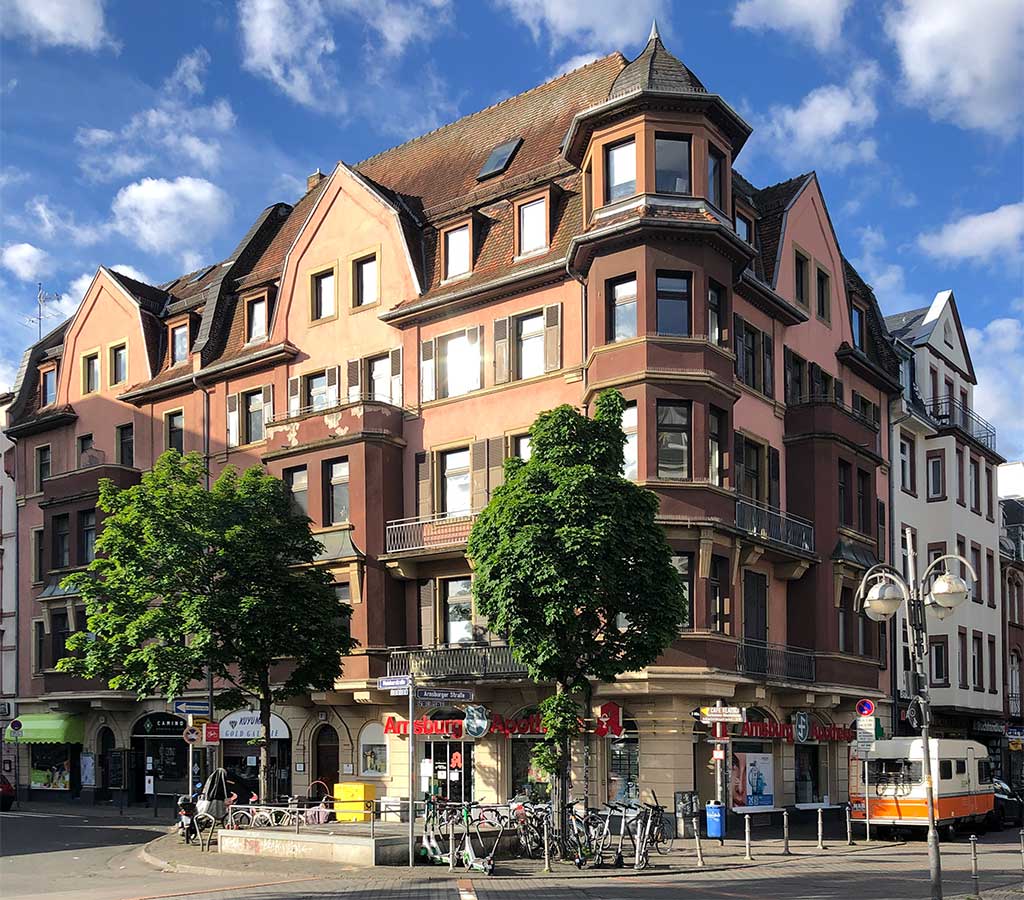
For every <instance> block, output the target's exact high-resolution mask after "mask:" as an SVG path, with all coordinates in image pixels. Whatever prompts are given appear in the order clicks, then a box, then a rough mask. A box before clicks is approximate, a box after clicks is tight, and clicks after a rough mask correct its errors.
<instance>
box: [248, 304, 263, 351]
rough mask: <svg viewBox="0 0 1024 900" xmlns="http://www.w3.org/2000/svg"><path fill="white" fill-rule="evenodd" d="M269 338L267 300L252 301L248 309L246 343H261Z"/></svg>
mask: <svg viewBox="0 0 1024 900" xmlns="http://www.w3.org/2000/svg"><path fill="white" fill-rule="evenodd" d="M266 336H267V300H266V298H265V297H260V298H258V299H256V300H250V301H249V303H248V304H247V307H246V326H245V339H246V341H249V342H251V341H259V340H262V339H263V338H265V337H266Z"/></svg>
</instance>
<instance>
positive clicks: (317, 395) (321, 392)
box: [303, 372, 330, 411]
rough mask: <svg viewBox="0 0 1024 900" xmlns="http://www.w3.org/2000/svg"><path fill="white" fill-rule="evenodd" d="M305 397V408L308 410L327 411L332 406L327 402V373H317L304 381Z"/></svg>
mask: <svg viewBox="0 0 1024 900" xmlns="http://www.w3.org/2000/svg"><path fill="white" fill-rule="evenodd" d="M304 387H305V392H304V393H305V396H304V397H303V401H304V402H303V406H305V407H306V409H312V410H314V411H315V410H318V409H327V408H328V406H329V405H330V404H328V402H327V373H326V372H315V373H313V374H312V375H307V376H306V377H305V379H304Z"/></svg>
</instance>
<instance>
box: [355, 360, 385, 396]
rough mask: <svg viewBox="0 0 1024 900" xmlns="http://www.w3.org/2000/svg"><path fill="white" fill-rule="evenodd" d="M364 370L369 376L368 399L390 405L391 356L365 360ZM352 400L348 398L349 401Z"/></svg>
mask: <svg viewBox="0 0 1024 900" xmlns="http://www.w3.org/2000/svg"><path fill="white" fill-rule="evenodd" d="M366 368H367V371H368V373H369V376H370V399H371V400H379V401H381V402H382V403H391V402H392V398H391V355H390V354H385V355H384V356H375V357H373V358H372V359H369V360H367V362H366ZM352 399H353V398H352V397H349V400H352Z"/></svg>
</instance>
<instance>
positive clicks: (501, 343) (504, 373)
mask: <svg viewBox="0 0 1024 900" xmlns="http://www.w3.org/2000/svg"><path fill="white" fill-rule="evenodd" d="M508 331H509V319H508V316H505V317H503V318H501V319H495V320H494V383H495V384H505V383H506V382H507V381H508V380H509V379H510V377H511V371H510V370H511V366H510V360H509V343H510V341H509V333H508Z"/></svg>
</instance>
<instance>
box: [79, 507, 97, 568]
mask: <svg viewBox="0 0 1024 900" xmlns="http://www.w3.org/2000/svg"><path fill="white" fill-rule="evenodd" d="M78 544H79V552H78V564H79V565H81V566H86V565H88V564H89V563H91V562H92V561H93V560H94V559H95V558H96V510H94V509H88V510H83V511H82V512H80V513H79V514H78Z"/></svg>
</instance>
